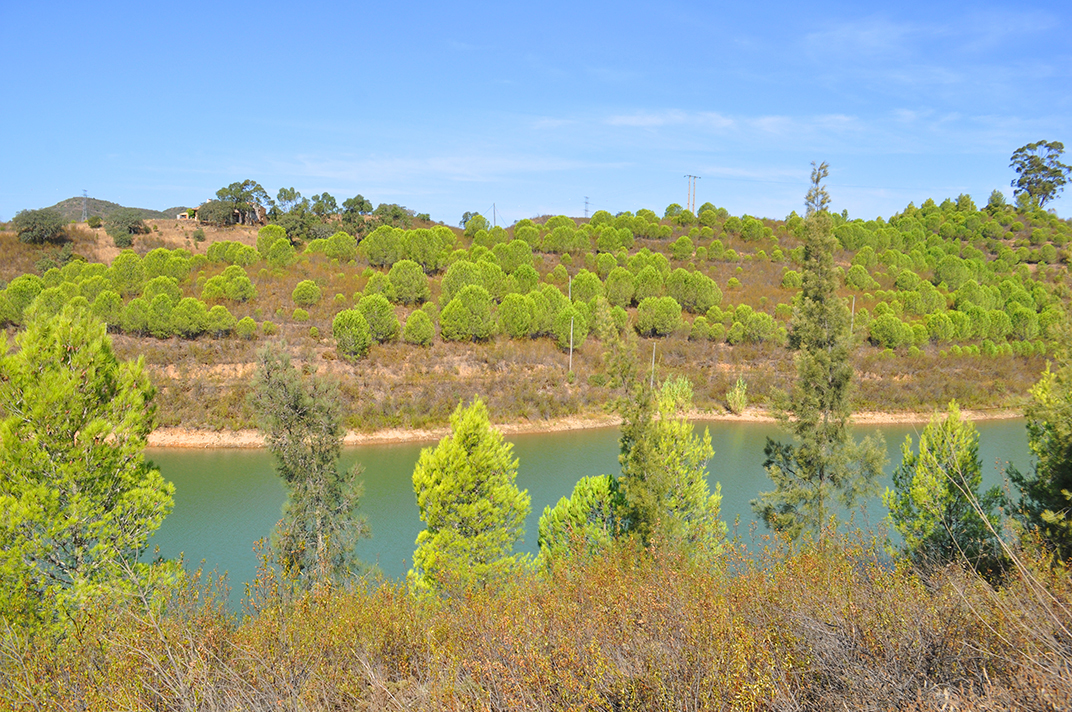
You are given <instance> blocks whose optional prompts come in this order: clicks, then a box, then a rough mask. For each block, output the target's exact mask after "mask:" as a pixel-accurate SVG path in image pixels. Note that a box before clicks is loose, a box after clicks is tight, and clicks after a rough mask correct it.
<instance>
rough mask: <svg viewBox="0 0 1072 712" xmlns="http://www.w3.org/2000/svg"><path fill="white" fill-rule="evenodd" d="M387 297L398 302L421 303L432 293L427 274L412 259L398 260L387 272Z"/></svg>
mask: <svg viewBox="0 0 1072 712" xmlns="http://www.w3.org/2000/svg"><path fill="white" fill-rule="evenodd" d="M387 282H388V287H387V290H386V293H387V297H388V298H389V299H390V300H391V301H392V302H396V303H398V304H422V303H424V302H426V301H428V298H429V297H431V295H432V290H431V287H430V286H429V284H428V275H426V274H425V273H424V270H423V269H422V268H421V266H420V265H419V264H417V263H416V262H414V261H413V260H399V261H398V262H395V263H394V265H392V266H391V270H390V272H388V273H387Z"/></svg>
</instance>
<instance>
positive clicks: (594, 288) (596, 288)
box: [570, 269, 603, 302]
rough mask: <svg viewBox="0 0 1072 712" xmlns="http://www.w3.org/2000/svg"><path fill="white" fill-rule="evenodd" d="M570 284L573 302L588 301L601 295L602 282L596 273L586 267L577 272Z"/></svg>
mask: <svg viewBox="0 0 1072 712" xmlns="http://www.w3.org/2000/svg"><path fill="white" fill-rule="evenodd" d="M570 286H571V291H572V292H573V301H575V302H588V301H591V300H592V299H594V298H596V297H602V296H603V282H601V281H600V279H599V276H598V275H596V274H595V273H593V272H589V271H588V270H586V269H582V270H581V271H580V272H578V273H577V276H576V277H574V278H573V281H572V282H571V285H570Z"/></svg>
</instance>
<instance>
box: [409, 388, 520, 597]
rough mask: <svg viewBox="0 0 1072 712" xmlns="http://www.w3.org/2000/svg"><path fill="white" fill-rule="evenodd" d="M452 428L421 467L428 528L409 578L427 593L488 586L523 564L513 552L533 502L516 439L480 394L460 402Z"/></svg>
mask: <svg viewBox="0 0 1072 712" xmlns="http://www.w3.org/2000/svg"><path fill="white" fill-rule="evenodd" d="M450 427H451V434H450V435H448V436H446V437H444V438H443V439H442V440H440V441H439V444H438V445H436V447H435V448H425V449H424V450H422V451H421V456H420V459H419V460H418V461H417V466H416V468H415V469H414V471H413V489H414V492H415V493H416V495H417V506H418V508H419V509H420V512H421V521H423V522H424V523H425V529H424V531H422V532H421V533H420V534H419V535H418V536H417V549H416V551H414V552H413V568H412V569H411V570H410V572H409V581H410V585H411V586H412V587H413V589H414V590H416V591H421V592H428V591H436V590H442V589H452V588H466V587H468V586H484V585H486V584H487V583H489V582H491V581H495V580H502V579H503V578H505V577H506V576H507V575H508V574H509V573H511V572H512V571H514V570H516V568H517V567H518V566H519V565H520V563H521V559H520V558H519V557H518V556H517V555H514V556H511V555H510V551H511V550H512V549H513V546H514V544H515V543H516V542H518V541H520V539H521V537H522V535H523V534H524V531H525V529H524V527H525V517H526V515H527V514H528V512H529V508H530V506H531V500H530V498H529V495H528V492H527V491H524V490H519V489H518V488H517V485H516V484H515V480H516V478H517V460H516V459H515V458H514V457H513V445H511V444H510V443H507V442H503V437H502V433H500V432H499V431H498V430H495V429H494V428H492V427H491V423H490V422H489V420H488V409H487V408H486V407H485V405H484V403H483V401H481V400H480V399H476V400H474V401H473V403H472V404H471V405H470V406H468V407H464V406H462V405H461V404H459V405H458V407H457V409H456V410H455V411H454V414H453V415H451V417H450Z"/></svg>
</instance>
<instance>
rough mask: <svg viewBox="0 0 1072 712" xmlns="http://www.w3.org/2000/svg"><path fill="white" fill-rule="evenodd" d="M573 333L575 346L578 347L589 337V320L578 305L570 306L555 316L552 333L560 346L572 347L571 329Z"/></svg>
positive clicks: (561, 347)
mask: <svg viewBox="0 0 1072 712" xmlns="http://www.w3.org/2000/svg"><path fill="white" fill-rule="evenodd" d="M571 329H572V333H573V348H574V349H578V348H580V347H581V344H583V343H584V340H585V339H586V338H588V320H587V319H585V316H584V314H582V313H581V311H580V310H579V309H578V308H577V307H576V306H568V307H566V308H565V309H563V310H562V311H560V312H559V313H558V315H557V316H555V320H554V324H553V326H552V333H553V335H554V338H555V343H556V344H558V348H560V349H562V350H563V351H565V350H566V349H568V348H569V347H570V331H571Z"/></svg>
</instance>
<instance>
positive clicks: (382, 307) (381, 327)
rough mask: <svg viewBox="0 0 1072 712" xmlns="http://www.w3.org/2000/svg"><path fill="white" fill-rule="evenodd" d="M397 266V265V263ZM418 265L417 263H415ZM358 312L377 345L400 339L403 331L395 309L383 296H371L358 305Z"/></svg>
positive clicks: (364, 298)
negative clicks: (363, 318) (399, 333)
mask: <svg viewBox="0 0 1072 712" xmlns="http://www.w3.org/2000/svg"><path fill="white" fill-rule="evenodd" d="M396 264H397V263H396ZM414 264H416V263H414ZM357 310H358V311H359V312H361V316H363V317H365V321H366V322H367V323H368V327H369V334H370V335H371V336H372V339H373V340H374V341H376V342H377V343H381V344H382V343H386V342H388V341H394V340H395V339H396V338H398V332H399V331H400V330H401V329H400V327H399V324H398V317H397V316H395V310H394V307H393V306H391V302H389V301H388V300H387V297H385V296H383V295H382V294H370V295H368V296H366V297H363V298H362V299H361V301H360V302H358V303H357Z"/></svg>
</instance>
